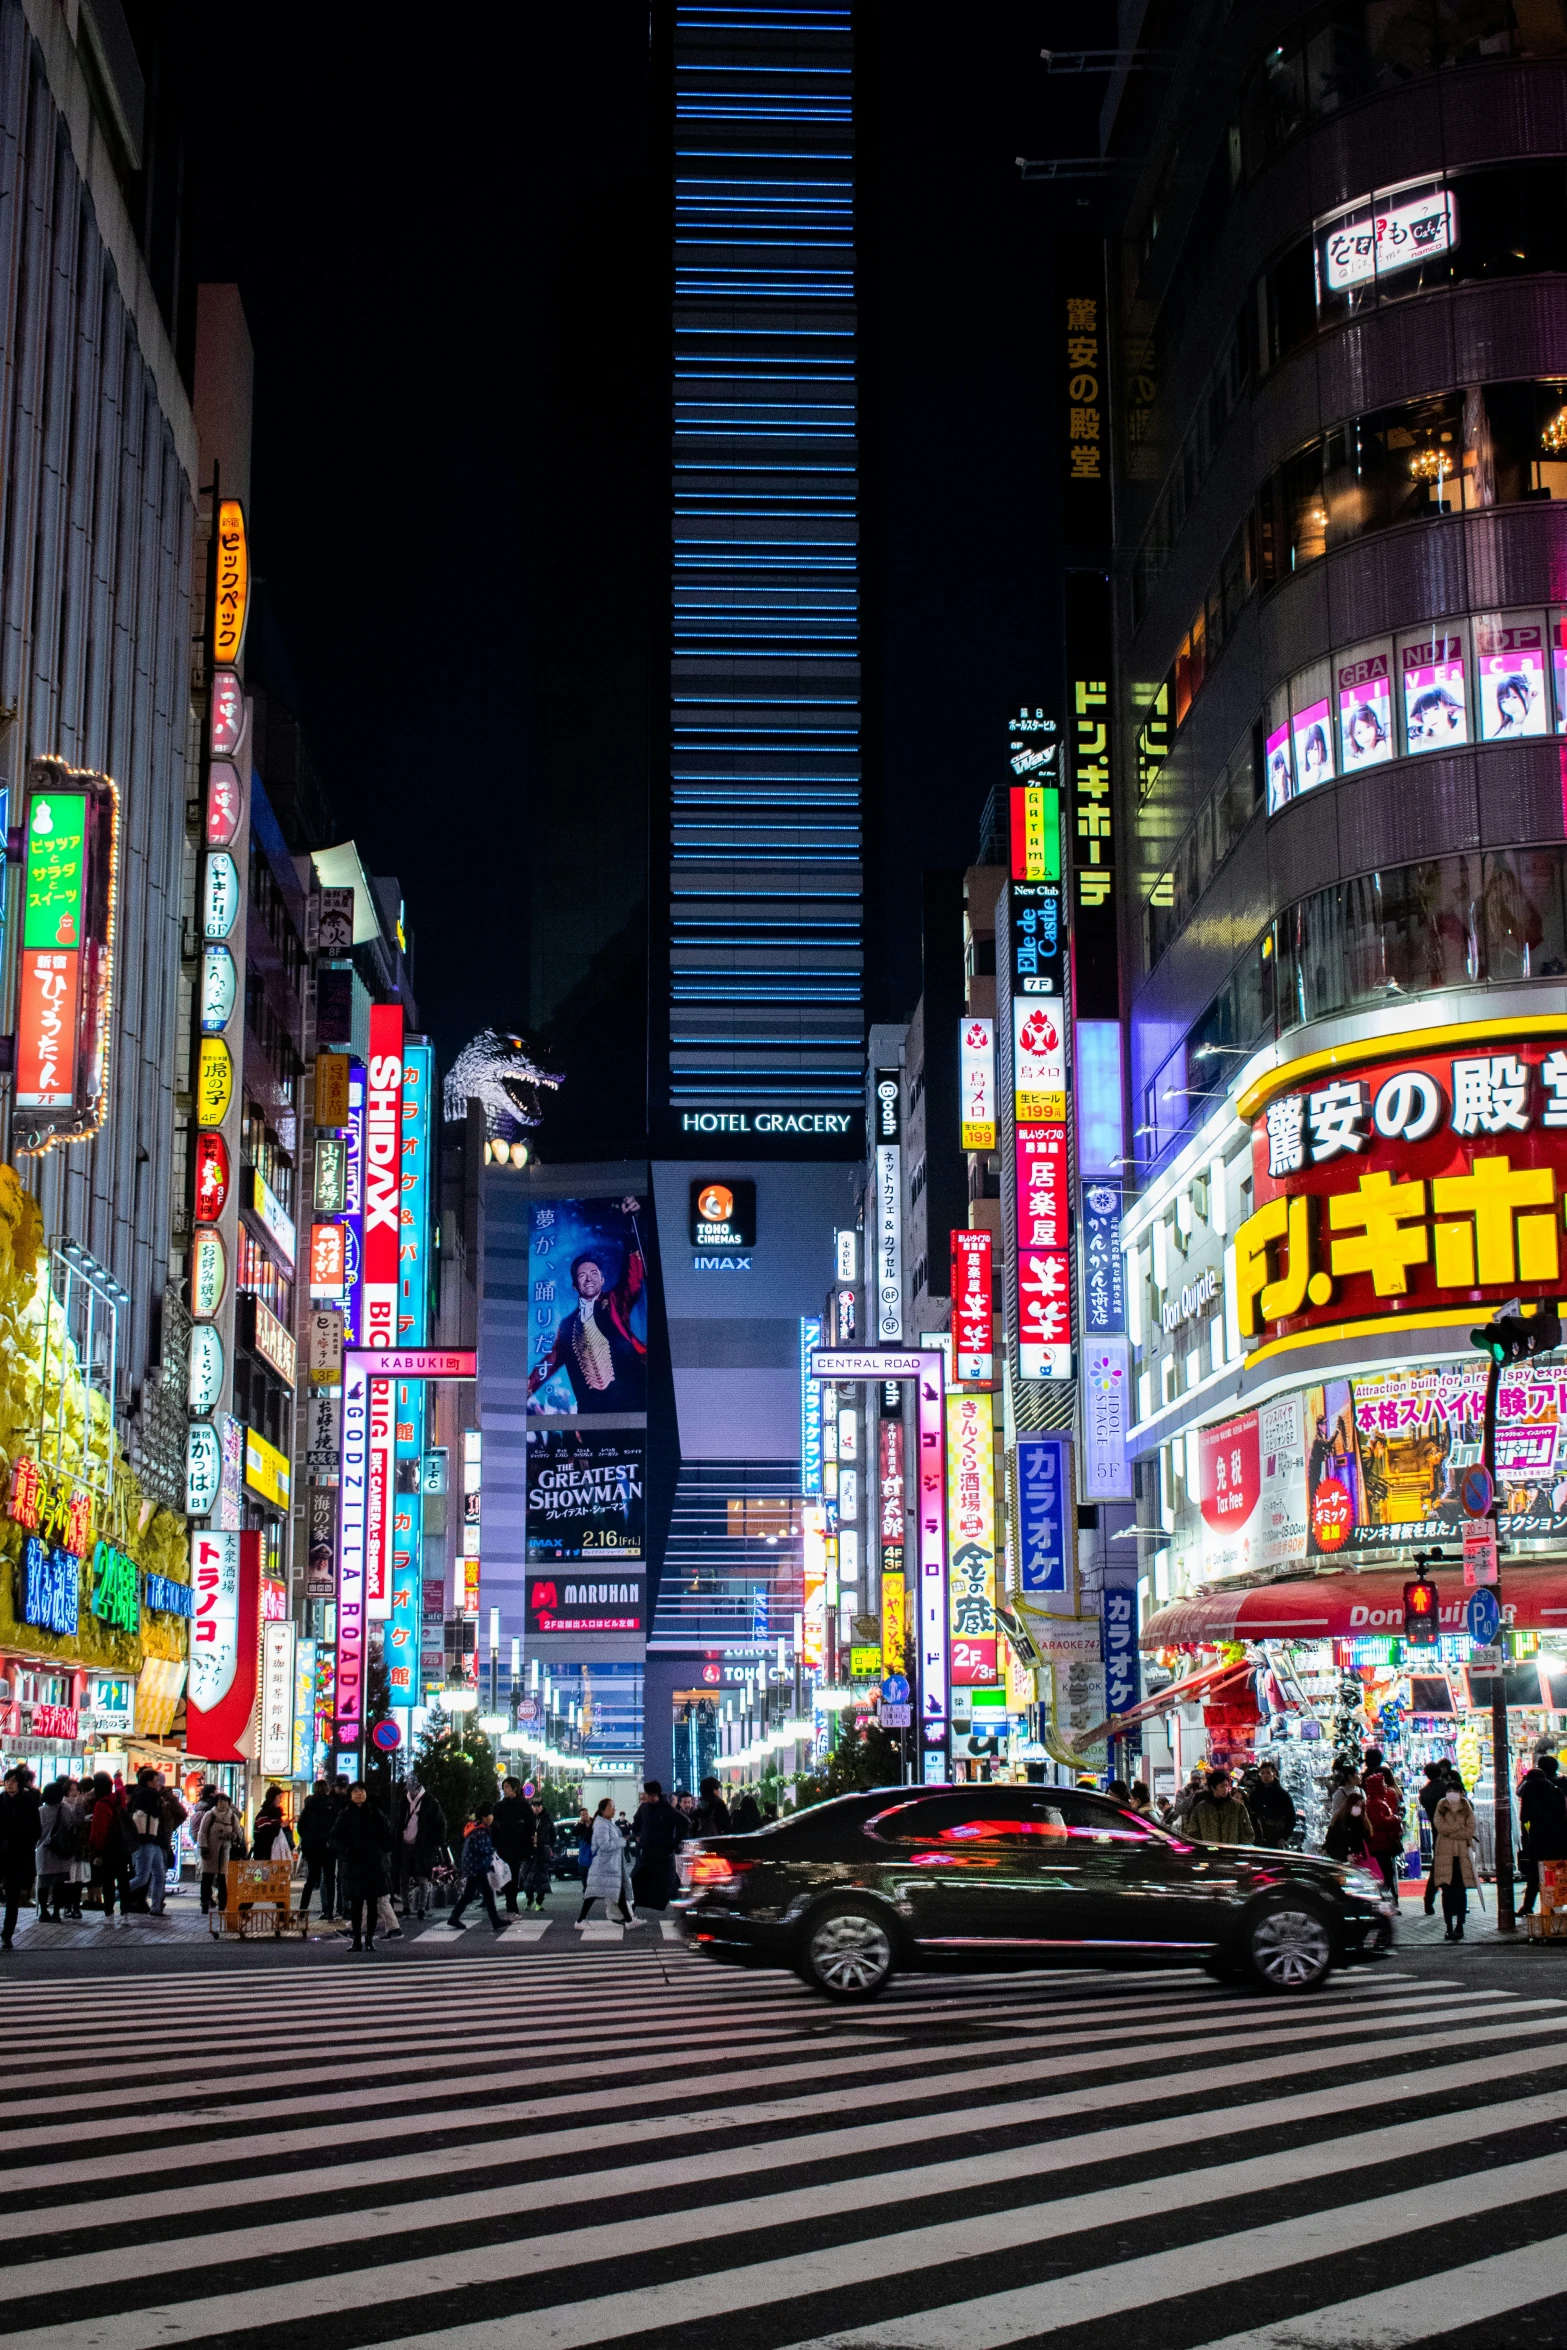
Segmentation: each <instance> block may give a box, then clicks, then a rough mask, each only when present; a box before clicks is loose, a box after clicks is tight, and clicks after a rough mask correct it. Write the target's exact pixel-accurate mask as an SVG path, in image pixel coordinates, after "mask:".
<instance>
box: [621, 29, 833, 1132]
mask: <svg viewBox="0 0 1567 2350" xmlns="http://www.w3.org/2000/svg"><path fill="white" fill-rule="evenodd" d="M658 23H659V27H660V32H661V35H662V40H663V43H664V64H665V69H666V73H667V82H666V84H665V85H664V86H663V89H662V90H661V93H660V94H661V95H662V96H664V98H665V102H666V103H667V108H668V137H669V149H668V152H669V158H670V171H671V204H672V222H673V256H672V282H671V335H670V359H671V371H670V372H671V414H672V419H673V424H672V435H671V442H670V452H669V464H670V473H669V503H670V511H671V517H672V528H671V532H670V540H669V563H670V572H669V600H668V612H669V667H668V737H667V770H666V778H665V780H664V783H663V785H662V788H656V790H655V811H656V812H657V813H656V815H655V822H654V826H653V851H652V853H653V859H654V869H655V873H657V874H658V875H659V877H660V880H661V882H662V884H663V886H655V890H654V905H653V921H654V952H653V961H652V970H653V985H652V1003H651V1007H650V1012H651V1025H652V1058H651V1079H652V1084H651V1094H652V1099H651V1114H652V1120H653V1140H654V1148H655V1150H662V1151H666V1152H670V1153H675V1152H681V1151H688V1150H690V1149H692V1148H697V1149H702V1148H709V1147H711V1141H712V1138H713V1137H714V1136H719V1135H722V1136H726V1137H735V1138H737V1139H750V1138H758V1137H760V1138H763V1140H764V1143H765V1144H766V1145H767V1146H768V1147H771V1145H772V1144H773V1143H774V1142H775V1141H776V1140H777V1139H779V1138H782V1137H784V1136H788V1137H789V1138H791V1139H792V1140H795V1141H797V1142H798V1143H799V1144H800V1147H801V1149H802V1152H809V1153H813V1154H814V1155H817V1156H825V1155H828V1152H827V1151H824V1150H823V1148H822V1145H823V1144H827V1145H828V1146H829V1147H830V1146H831V1145H832V1144H834V1143H836V1144H840V1145H841V1146H842V1147H843V1149H844V1151H845V1154H846V1155H849V1156H853V1155H854V1153H855V1151H856V1150H857V1149H858V1128H859V1102H860V1089H861V1077H862V1068H863V1044H864V1012H863V996H864V989H863V951H862V941H863V925H862V901H863V876H862V870H861V856H862V833H861V804H862V803H861V764H860V759H861V696H860V612H859V587H860V559H859V508H860V495H859V455H858V402H859V368H858V330H857V307H856V305H857V286H856V228H855V81H854V45H853V37H852V31H851V23H850V10H849V9H848V8H847V7H842V6H829V5H805V6H799V7H790V8H788V9H786V10H782V11H773V10H757V9H753V8H746V7H720V8H710V7H694V6H686V5H681V4H678V0H677V4H676V5H674V6H672V7H670V8H668V9H666V10H664V11H662V12H661V13H660V17H659V19H658Z"/></svg>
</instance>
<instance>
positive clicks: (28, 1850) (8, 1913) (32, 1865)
mask: <svg viewBox="0 0 1567 2350" xmlns="http://www.w3.org/2000/svg"><path fill="white" fill-rule="evenodd" d="M42 1834H43V1806H42V1804H41V1803H40V1802H39V1800H38V1790H37V1788H36V1787H35V1786H34V1785H33V1774H32V1772H31V1770H30V1769H29V1768H28V1766H27V1764H26V1763H18V1764H17V1766H16V1768H15V1770H14V1771H7V1772H6V1775H5V1782H4V1786H3V1788H0V1885H3V1886H4V1888H5V1923H4V1926H3V1928H0V1949H3V1950H9V1949H10V1947H11V1942H12V1937H13V1936H14V1935H15V1933H16V1913H17V1911H18V1910H19V1909H20V1908H21V1906H22V1903H23V1902H24V1901H25V1900H26V1898H27V1896H28V1894H29V1893H30V1892H31V1891H32V1889H33V1879H34V1877H35V1875H36V1874H37V1870H38V1840H39V1838H40V1836H41V1835H42Z"/></svg>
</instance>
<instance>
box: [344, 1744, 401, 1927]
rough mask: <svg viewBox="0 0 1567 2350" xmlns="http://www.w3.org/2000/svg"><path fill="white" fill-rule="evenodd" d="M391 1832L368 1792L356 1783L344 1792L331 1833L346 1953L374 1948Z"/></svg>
mask: <svg viewBox="0 0 1567 2350" xmlns="http://www.w3.org/2000/svg"><path fill="white" fill-rule="evenodd" d="M391 1843H392V1831H391V1828H390V1827H389V1825H388V1824H387V1820H386V1816H385V1814H384V1813H383V1812H380V1811H378V1810H377V1809H376V1807H375V1805H374V1804H373V1803H372V1802H371V1801H370V1790H369V1788H368V1787H366V1786H365V1784H364V1782H363V1780H359V1779H356V1780H355V1781H354V1783H353V1785H352V1786H351V1787H350V1788H349V1790H348V1805H347V1809H346V1810H344V1811H343V1812H341V1813H340V1814H339V1816H338V1819H337V1823H336V1825H335V1826H334V1828H333V1830H332V1850H333V1852H334V1853H335V1855H336V1857H337V1874H338V1883H339V1885H340V1886H341V1888H342V1890H343V1892H344V1893H346V1894H347V1896H348V1918H349V1924H350V1926H351V1927H352V1938H351V1940H350V1941H349V1944H348V1948H349V1949H350V1950H360V1949H364V1950H373V1949H374V1948H375V1925H376V1909H377V1905H378V1904H379V1902H380V1898H381V1895H382V1894H383V1893H384V1892H385V1890H386V1856H387V1853H388V1852H389V1851H390V1849H391Z"/></svg>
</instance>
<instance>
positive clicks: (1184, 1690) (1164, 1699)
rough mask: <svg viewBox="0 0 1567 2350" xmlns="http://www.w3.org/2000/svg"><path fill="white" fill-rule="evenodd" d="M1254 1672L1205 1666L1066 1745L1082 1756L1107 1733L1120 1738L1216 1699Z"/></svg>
mask: <svg viewBox="0 0 1567 2350" xmlns="http://www.w3.org/2000/svg"><path fill="white" fill-rule="evenodd" d="M1254 1669H1255V1668H1254V1667H1253V1666H1251V1665H1249V1664H1246V1663H1244V1662H1242V1663H1241V1664H1238V1665H1234V1664H1230V1665H1205V1666H1204V1667H1203V1669H1202V1671H1201V1672H1200V1673H1189V1674H1188V1675H1187V1677H1186V1679H1185V1680H1184V1681H1171V1682H1170V1683H1169V1684H1168V1685H1167V1686H1166V1687H1165V1688H1163V1689H1161V1690H1159V1691H1158V1692H1157V1693H1156V1694H1155V1695H1154V1696H1152V1697H1145V1698H1143V1699H1142V1701H1141V1703H1140V1704H1137V1705H1129V1706H1128V1707H1127V1709H1126V1711H1125V1713H1124V1714H1110V1715H1109V1716H1108V1717H1107V1718H1106V1719H1105V1720H1104V1721H1102V1722H1096V1723H1095V1724H1094V1726H1093V1728H1092V1729H1091V1730H1079V1731H1078V1733H1077V1735H1076V1736H1075V1737H1074V1738H1069V1739H1068V1740H1067V1744H1068V1746H1070V1747H1072V1748H1074V1749H1076V1750H1077V1752H1078V1753H1081V1751H1082V1750H1083V1749H1084V1748H1085V1747H1089V1746H1097V1745H1098V1743H1099V1741H1100V1739H1101V1738H1103V1737H1104V1735H1105V1733H1106V1732H1107V1731H1108V1732H1109V1733H1110V1735H1111V1736H1112V1737H1114V1738H1119V1737H1120V1736H1121V1734H1122V1732H1123V1731H1126V1730H1130V1729H1131V1728H1132V1727H1133V1725H1134V1724H1135V1723H1137V1722H1147V1721H1151V1720H1152V1719H1153V1717H1154V1715H1155V1714H1173V1713H1174V1712H1175V1711H1176V1710H1177V1708H1178V1707H1180V1706H1183V1705H1189V1704H1190V1703H1191V1702H1192V1701H1193V1699H1194V1698H1196V1697H1198V1696H1202V1697H1204V1698H1209V1697H1216V1696H1217V1695H1218V1693H1219V1691H1220V1690H1221V1689H1222V1688H1224V1687H1225V1686H1226V1685H1227V1684H1228V1683H1229V1682H1231V1681H1239V1680H1241V1679H1243V1678H1244V1676H1245V1675H1246V1674H1248V1673H1250V1672H1252V1671H1253V1670H1254Z"/></svg>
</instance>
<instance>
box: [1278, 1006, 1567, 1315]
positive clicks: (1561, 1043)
mask: <svg viewBox="0 0 1567 2350" xmlns="http://www.w3.org/2000/svg"><path fill="white" fill-rule="evenodd" d="M1553 1030H1554V1033H1553ZM1379 1042H1380V1040H1377V1039H1370V1040H1368V1044H1367V1048H1366V1057H1365V1058H1363V1059H1358V1060H1357V1059H1356V1058H1355V1057H1354V1056H1353V1053H1352V1051H1350V1050H1348V1049H1346V1048H1339V1049H1338V1050H1336V1051H1335V1052H1334V1053H1333V1054H1331V1055H1327V1054H1322V1055H1314V1056H1311V1057H1310V1058H1308V1059H1306V1060H1303V1061H1301V1062H1298V1063H1296V1064H1294V1065H1293V1066H1292V1067H1290V1066H1287V1067H1285V1068H1283V1069H1280V1070H1276V1071H1270V1072H1269V1073H1268V1075H1267V1076H1266V1077H1264V1078H1262V1079H1260V1080H1259V1081H1258V1083H1257V1084H1256V1085H1254V1086H1252V1087H1251V1088H1250V1089H1249V1090H1248V1092H1247V1093H1245V1094H1243V1095H1242V1096H1241V1098H1240V1101H1239V1103H1238V1105H1237V1106H1238V1108H1239V1110H1240V1113H1241V1115H1242V1116H1243V1117H1246V1118H1248V1119H1249V1120H1250V1122H1251V1129H1252V1171H1253V1177H1254V1195H1253V1196H1254V1198H1255V1201H1256V1207H1255V1210H1254V1212H1253V1214H1252V1215H1250V1216H1249V1217H1248V1218H1247V1219H1246V1221H1245V1222H1244V1223H1243V1224H1242V1225H1241V1226H1240V1228H1239V1230H1238V1231H1237V1233H1236V1235H1235V1285H1234V1295H1235V1303H1236V1321H1237V1324H1238V1326H1239V1330H1240V1335H1241V1338H1242V1341H1243V1342H1244V1343H1245V1345H1246V1346H1247V1347H1248V1348H1256V1347H1258V1346H1260V1345H1263V1344H1265V1343H1267V1342H1268V1341H1270V1340H1277V1339H1281V1338H1289V1337H1292V1336H1295V1335H1297V1334H1315V1333H1316V1332H1317V1331H1319V1330H1320V1331H1324V1332H1325V1331H1328V1330H1332V1329H1334V1328H1338V1327H1341V1326H1342V1325H1344V1324H1347V1323H1359V1322H1369V1321H1385V1320H1386V1319H1387V1318H1388V1317H1390V1316H1394V1317H1398V1318H1400V1319H1402V1320H1405V1321H1406V1322H1407V1323H1408V1325H1409V1327H1410V1328H1411V1329H1412V1330H1416V1329H1420V1328H1422V1327H1424V1328H1435V1327H1437V1326H1439V1325H1442V1324H1445V1323H1448V1322H1452V1321H1456V1320H1461V1319H1462V1318H1464V1317H1465V1316H1467V1315H1468V1314H1469V1313H1470V1312H1472V1311H1474V1310H1477V1309H1479V1310H1489V1309H1490V1308H1491V1307H1492V1306H1493V1305H1495V1304H1497V1303H1500V1302H1502V1301H1503V1300H1505V1299H1509V1298H1514V1297H1518V1298H1524V1299H1539V1298H1547V1297H1550V1298H1554V1297H1555V1296H1557V1295H1558V1294H1559V1293H1560V1291H1561V1289H1562V1287H1563V1283H1564V1281H1567V1228H1564V1221H1563V1218H1564V1210H1567V1020H1562V1021H1561V1022H1559V1023H1554V1022H1552V1021H1550V1020H1549V1019H1535V1020H1531V1021H1522V1020H1519V1021H1503V1022H1497V1023H1493V1024H1491V1025H1489V1026H1486V1027H1456V1026H1455V1027H1453V1028H1444V1029H1430V1030H1426V1031H1423V1032H1422V1033H1420V1034H1418V1035H1416V1036H1412V1037H1410V1038H1409V1039H1408V1040H1407V1043H1406V1046H1405V1049H1404V1050H1403V1051H1401V1052H1399V1053H1398V1054H1396V1055H1394V1054H1390V1053H1389V1052H1388V1051H1387V1050H1386V1047H1385V1045H1383V1046H1382V1049H1381V1051H1380V1052H1378V1051H1377V1046H1378V1044H1379ZM1373 1054H1375V1055H1376V1057H1372V1055H1373Z"/></svg>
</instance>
